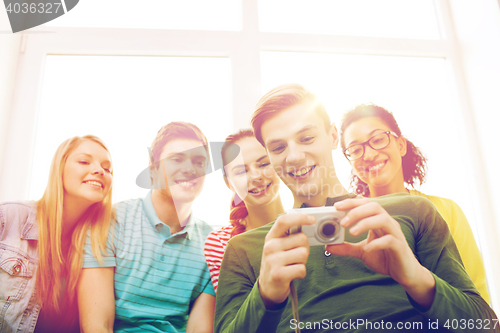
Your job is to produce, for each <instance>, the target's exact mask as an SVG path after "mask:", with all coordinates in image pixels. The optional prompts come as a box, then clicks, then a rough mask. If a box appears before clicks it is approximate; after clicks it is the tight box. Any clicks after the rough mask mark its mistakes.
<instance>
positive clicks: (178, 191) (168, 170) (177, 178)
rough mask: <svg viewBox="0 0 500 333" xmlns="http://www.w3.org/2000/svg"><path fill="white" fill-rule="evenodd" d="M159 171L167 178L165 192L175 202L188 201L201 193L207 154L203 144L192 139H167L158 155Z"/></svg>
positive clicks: (191, 200)
mask: <svg viewBox="0 0 500 333" xmlns="http://www.w3.org/2000/svg"><path fill="white" fill-rule="evenodd" d="M160 161H161V162H160V163H159V168H160V170H159V172H160V173H163V176H164V179H166V180H167V184H168V188H167V189H165V190H162V191H165V194H167V195H168V196H171V198H172V199H173V200H174V201H175V202H176V203H189V202H193V201H194V199H196V197H197V196H198V195H199V194H200V193H201V190H202V189H203V183H204V181H205V173H206V170H207V163H208V156H207V151H206V150H205V148H204V147H203V144H202V143H201V142H200V141H198V140H194V139H176V140H172V141H169V142H168V143H167V144H166V145H165V146H164V147H163V150H162V152H161V155H160Z"/></svg>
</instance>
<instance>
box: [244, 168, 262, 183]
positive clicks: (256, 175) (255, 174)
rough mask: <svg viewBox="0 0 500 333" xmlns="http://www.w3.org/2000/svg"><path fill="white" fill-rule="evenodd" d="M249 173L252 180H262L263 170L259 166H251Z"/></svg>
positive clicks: (249, 178)
mask: <svg viewBox="0 0 500 333" xmlns="http://www.w3.org/2000/svg"><path fill="white" fill-rule="evenodd" d="M247 175H248V180H249V181H250V182H258V181H260V180H262V171H261V170H259V169H257V168H250V170H249V172H248V174H247Z"/></svg>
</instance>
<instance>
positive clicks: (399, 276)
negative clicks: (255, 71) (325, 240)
mask: <svg viewBox="0 0 500 333" xmlns="http://www.w3.org/2000/svg"><path fill="white" fill-rule="evenodd" d="M252 126H253V128H254V132H255V135H256V138H257V139H258V140H259V141H260V143H261V144H262V145H263V146H264V147H265V148H266V150H267V152H268V155H269V158H270V161H271V164H272V165H273V168H274V169H275V171H276V172H277V174H278V175H279V176H280V178H281V179H282V180H283V182H284V183H285V184H286V185H287V186H288V187H289V188H290V190H291V191H292V193H293V196H294V208H299V207H306V206H307V207H319V206H324V205H325V204H326V205H332V204H334V205H335V207H336V208H337V210H342V211H347V215H346V216H345V217H344V218H343V219H342V220H341V224H342V226H344V227H346V228H347V230H346V239H345V243H343V244H337V245H328V246H326V251H325V248H324V247H322V246H312V247H310V246H309V243H308V239H307V237H306V236H305V234H303V233H298V234H293V235H290V236H288V235H287V231H288V230H289V229H290V228H291V227H294V226H299V225H308V224H314V223H315V219H314V218H313V217H310V216H308V215H304V214H286V215H282V216H280V217H278V218H277V220H276V221H275V222H274V223H270V224H268V225H266V226H264V227H261V228H258V229H255V230H252V231H249V232H247V233H244V234H242V235H239V236H237V237H234V238H233V239H232V240H231V241H230V242H229V244H228V247H227V249H226V252H225V255H224V260H223V262H222V267H221V273H220V278H219V292H218V295H217V304H216V313H215V331H216V332H263V331H265V332H274V331H277V332H284V331H292V330H294V329H296V328H304V329H308V331H309V330H314V331H332V330H342V331H352V332H356V331H367V330H368V331H370V330H382V331H384V330H393V329H396V330H408V331H436V329H440V330H447V329H449V330H451V331H468V332H473V331H477V330H484V329H486V330H492V329H494V330H496V331H500V330H499V328H498V320H497V319H496V316H495V313H494V312H493V310H491V308H490V307H489V306H488V304H487V303H486V302H485V301H484V300H483V299H482V298H481V296H480V295H479V293H478V292H477V290H476V288H475V287H474V284H473V283H472V281H471V280H470V278H469V277H468V275H467V273H466V272H465V270H464V268H463V265H462V262H461V259H460V256H459V254H458V251H457V248H456V246H455V243H454V242H453V239H452V238H451V235H450V233H449V230H448V228H447V226H446V223H445V222H444V220H443V219H442V217H441V216H440V215H439V213H438V212H437V211H436V209H435V208H434V206H432V204H431V203H430V202H428V201H427V200H426V199H424V198H419V197H414V196H410V195H409V194H405V193H404V194H394V195H389V196H385V197H381V198H376V199H366V198H363V199H359V198H355V197H354V195H352V194H350V193H349V192H348V191H346V190H345V189H344V187H343V186H342V185H341V184H340V182H339V180H338V178H337V177H336V174H335V167H334V164H333V158H332V154H331V151H332V150H333V149H335V148H336V147H337V145H338V140H339V136H338V133H337V130H336V128H335V126H334V125H332V124H331V123H330V120H329V117H328V115H327V113H326V110H325V109H324V107H323V106H322V105H321V103H319V102H318V101H317V100H316V98H315V96H314V95H313V94H311V93H310V92H309V91H307V90H305V89H304V88H303V87H301V86H299V85H285V86H280V87H277V88H275V89H273V90H271V91H270V92H269V93H267V94H266V95H265V96H264V97H262V99H261V100H260V101H259V103H258V105H257V108H256V111H255V112H254V115H253V118H252ZM391 144H395V143H394V142H392V143H391ZM365 149H370V148H368V147H365ZM379 152H380V153H383V151H379ZM391 163H392V162H391V161H390V159H388V160H387V161H386V165H390V164H391ZM390 167H391V168H392V167H393V165H390ZM379 169H380V168H379ZM394 170H395V171H394V172H402V171H401V170H398V169H397V167H396V168H394ZM292 281H294V284H295V287H296V290H297V294H298V304H299V305H298V310H299V317H300V319H299V320H297V319H296V318H293V316H292V309H291V304H290V303H291V302H288V296H289V295H290V290H291V288H290V284H291V282H292Z"/></svg>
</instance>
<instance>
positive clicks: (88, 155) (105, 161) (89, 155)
mask: <svg viewBox="0 0 500 333" xmlns="http://www.w3.org/2000/svg"><path fill="white" fill-rule="evenodd" d="M80 155H85V156H87V157H88V158H94V156H92V155H91V154H87V153H78V154H77V155H76V156H77V157H78V156H80ZM102 163H109V164H111V161H110V160H104V161H102Z"/></svg>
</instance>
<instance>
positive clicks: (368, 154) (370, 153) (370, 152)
mask: <svg viewBox="0 0 500 333" xmlns="http://www.w3.org/2000/svg"><path fill="white" fill-rule="evenodd" d="M377 155H378V150H375V149H373V148H372V147H370V146H369V145H365V153H364V155H363V160H365V161H373V159H374V158H375V157H376V156H377Z"/></svg>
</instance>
